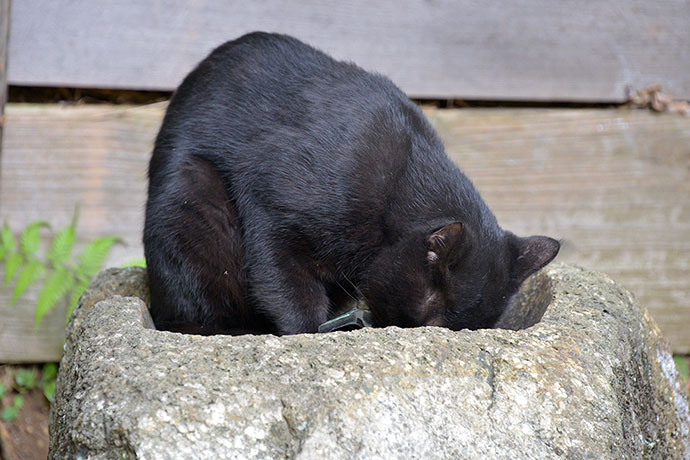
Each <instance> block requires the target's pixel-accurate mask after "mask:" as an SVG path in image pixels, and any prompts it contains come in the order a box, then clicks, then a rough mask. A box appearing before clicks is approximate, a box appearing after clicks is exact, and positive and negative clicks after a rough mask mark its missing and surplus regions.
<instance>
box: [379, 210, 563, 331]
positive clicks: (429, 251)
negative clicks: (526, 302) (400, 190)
mask: <svg viewBox="0 0 690 460" xmlns="http://www.w3.org/2000/svg"><path fill="white" fill-rule="evenodd" d="M404 246H407V247H404ZM559 249H560V244H559V242H558V241H556V240H554V239H552V238H549V237H546V236H531V237H527V238H521V237H517V236H515V235H514V234H512V233H510V232H504V231H502V230H500V229H498V230H497V231H493V232H489V233H487V232H484V234H481V235H480V234H478V231H475V230H473V229H471V228H468V227H465V226H464V225H463V224H462V222H450V223H447V224H445V225H443V226H441V227H440V228H436V229H433V230H431V231H430V232H426V233H425V234H424V235H423V237H420V238H416V239H415V240H414V241H408V242H406V243H404V245H403V247H401V248H400V250H397V251H393V253H392V255H391V256H389V257H386V259H387V260H384V261H383V262H384V263H386V264H387V266H388V270H389V271H388V272H387V275H383V276H379V278H376V277H375V278H374V279H373V280H372V281H373V286H372V285H370V287H374V289H369V290H368V291H369V293H370V295H371V297H372V298H370V299H367V300H369V301H370V303H371V307H372V312H373V313H374V319H375V322H376V325H379V326H385V325H398V326H402V327H414V326H442V327H447V328H450V329H453V330H460V329H482V328H491V327H494V325H495V324H496V321H497V320H498V319H499V317H500V316H501V314H502V313H503V312H504V311H505V309H506V307H507V306H508V304H509V302H510V299H511V297H512V296H513V295H514V294H515V293H516V292H517V291H518V289H519V288H520V285H521V284H522V282H523V281H524V280H525V279H526V278H527V277H528V276H530V275H531V274H533V273H535V272H536V271H538V270H539V269H541V268H542V267H544V266H546V265H547V264H548V263H549V262H551V260H553V258H554V257H556V255H557V254H558V250H559Z"/></svg>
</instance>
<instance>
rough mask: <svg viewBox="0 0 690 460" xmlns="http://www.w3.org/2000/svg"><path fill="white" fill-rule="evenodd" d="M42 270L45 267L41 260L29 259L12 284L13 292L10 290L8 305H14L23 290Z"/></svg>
mask: <svg viewBox="0 0 690 460" xmlns="http://www.w3.org/2000/svg"><path fill="white" fill-rule="evenodd" d="M44 271H45V267H44V266H43V264H42V263H41V261H39V260H36V259H31V260H29V262H28V263H27V264H26V265H24V266H23V267H22V269H21V270H20V271H19V276H18V277H17V282H16V283H15V285H14V292H12V298H11V299H10V305H14V303H15V302H16V301H17V299H19V297H20V296H21V295H22V294H24V291H26V290H27V289H28V288H29V286H31V285H32V284H33V283H34V282H35V281H36V280H37V279H38V277H39V276H41V275H42V274H43V272H44Z"/></svg>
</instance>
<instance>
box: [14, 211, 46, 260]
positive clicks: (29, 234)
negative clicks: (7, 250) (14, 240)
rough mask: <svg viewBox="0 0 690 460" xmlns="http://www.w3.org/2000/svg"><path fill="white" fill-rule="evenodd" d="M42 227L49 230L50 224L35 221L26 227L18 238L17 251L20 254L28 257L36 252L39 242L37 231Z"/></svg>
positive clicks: (43, 221)
mask: <svg viewBox="0 0 690 460" xmlns="http://www.w3.org/2000/svg"><path fill="white" fill-rule="evenodd" d="M43 227H47V228H50V224H49V223H48V222H46V221H45V220H37V221H34V222H31V223H30V224H29V225H27V226H26V228H25V229H24V231H23V232H22V234H21V236H20V237H19V251H20V252H21V253H22V254H24V255H26V256H30V255H33V254H34V253H35V252H36V251H38V245H39V244H40V242H41V239H40V235H39V233H38V231H39V230H40V229H41V228H43Z"/></svg>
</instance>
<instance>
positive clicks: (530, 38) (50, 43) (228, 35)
mask: <svg viewBox="0 0 690 460" xmlns="http://www.w3.org/2000/svg"><path fill="white" fill-rule="evenodd" d="M38 12H40V14H38ZM253 30H266V31H275V32H283V33H288V34H292V35H294V36H297V37H298V38H301V39H302V40H305V41H307V42H309V43H312V44H314V45H316V46H318V47H319V48H322V49H324V50H326V51H328V52H330V53H331V54H332V55H333V56H335V57H337V58H339V59H347V60H352V61H354V62H356V63H358V64H359V65H361V66H362V67H364V68H366V69H370V70H375V71H378V72H381V73H383V74H384V75H387V76H389V77H390V78H391V79H392V80H393V81H394V82H396V83H397V84H399V85H400V86H401V87H402V89H403V90H404V91H406V92H407V93H408V94H410V95H411V96H413V97H433V98H467V99H494V100H529V101H535V100H539V101H622V100H623V99H624V97H625V87H626V85H631V86H633V87H635V88H642V87H646V86H648V85H650V84H652V83H660V84H662V85H663V87H664V89H665V90H666V92H668V93H669V94H670V95H672V96H674V97H676V98H684V99H690V46H688V43H690V0H659V1H655V2H648V1H645V0H602V1H598V2H590V3H588V4H587V6H586V8H584V7H583V5H582V3H581V2H578V1H576V0H564V1H559V2H553V1H549V0H529V1H526V2H503V1H500V0H488V1H484V2H475V1H470V0H439V1H434V2H429V1H426V0H407V1H405V2H400V1H394V0H384V1H379V2H371V1H365V0H353V1H349V2H331V1H325V0H307V1H303V2H280V1H278V0H268V1H262V2H240V1H237V0H235V1H225V2H217V1H212V0H198V1H195V2H188V1H185V0H152V1H147V2H140V1H136V0H122V1H118V2H105V3H104V2H93V1H90V0H71V1H66V0H62V1H56V0H34V1H31V2H16V4H15V5H13V8H12V30H11V39H10V67H9V72H10V73H9V81H10V84H14V85H42V86H69V87H98V88H134V89H154V90H158V89H166V90H170V89H173V88H174V87H176V86H177V84H178V83H179V82H180V81H181V79H182V78H183V76H184V75H185V74H187V73H188V72H189V71H190V70H191V69H192V67H193V66H194V65H195V64H196V63H197V62H198V61H199V60H201V59H202V58H203V57H204V56H205V55H206V54H207V53H208V52H209V51H210V50H211V49H213V48H214V47H216V46H218V45H219V44H221V43H223V42H225V41H226V40H229V39H233V38H236V37H238V36H240V35H242V34H244V33H246V32H250V31H253Z"/></svg>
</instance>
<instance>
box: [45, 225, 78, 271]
mask: <svg viewBox="0 0 690 460" xmlns="http://www.w3.org/2000/svg"><path fill="white" fill-rule="evenodd" d="M74 230H75V228H74V222H73V223H72V225H69V226H68V227H65V228H63V229H62V230H60V231H59V232H57V233H56V234H55V236H54V237H53V241H52V243H50V250H49V251H48V260H50V261H51V262H52V263H53V265H56V264H58V263H62V262H65V261H67V259H69V256H70V254H71V253H72V247H73V246H74Z"/></svg>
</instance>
